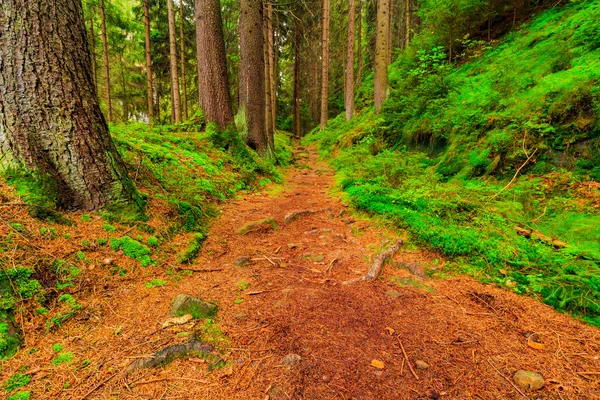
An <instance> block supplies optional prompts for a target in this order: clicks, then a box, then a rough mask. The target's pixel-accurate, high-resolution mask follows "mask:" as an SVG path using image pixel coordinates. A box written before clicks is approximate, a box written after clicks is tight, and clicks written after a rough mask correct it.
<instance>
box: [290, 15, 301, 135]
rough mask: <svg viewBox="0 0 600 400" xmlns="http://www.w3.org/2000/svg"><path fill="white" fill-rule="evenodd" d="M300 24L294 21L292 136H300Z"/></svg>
mask: <svg viewBox="0 0 600 400" xmlns="http://www.w3.org/2000/svg"><path fill="white" fill-rule="evenodd" d="M301 24H302V22H301V21H297V20H296V21H294V31H295V32H294V104H293V106H292V121H293V133H294V136H295V137H297V138H299V137H301V136H302V130H301V124H300V102H301V99H300V49H301V46H300V45H301V43H300V41H301V40H302V27H301Z"/></svg>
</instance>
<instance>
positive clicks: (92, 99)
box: [0, 0, 137, 210]
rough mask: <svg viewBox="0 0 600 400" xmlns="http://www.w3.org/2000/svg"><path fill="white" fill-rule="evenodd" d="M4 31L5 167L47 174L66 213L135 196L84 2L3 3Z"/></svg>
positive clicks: (1, 149) (0, 66)
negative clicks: (102, 102) (93, 56)
mask: <svg viewBox="0 0 600 400" xmlns="http://www.w3.org/2000/svg"><path fill="white" fill-rule="evenodd" d="M102 5H103V4H102ZM0 31H1V32H2V34H1V35H0V96H1V97H0V99H1V100H0V169H5V168H8V167H19V166H22V167H25V168H28V169H32V170H38V171H40V172H41V173H43V174H46V175H48V176H49V177H50V178H51V179H52V180H53V181H54V182H55V184H56V187H57V192H56V193H57V204H58V206H59V207H61V208H66V209H70V208H82V209H86V210H94V209H97V208H99V207H102V206H104V205H106V204H107V203H110V202H114V201H126V200H130V199H132V198H134V197H136V196H137V195H136V193H137V192H136V190H135V187H134V186H133V184H132V183H131V182H130V181H129V179H128V177H127V172H126V170H125V166H124V164H123V162H122V160H121V157H120V156H119V153H118V152H117V149H116V147H115V145H114V144H113V142H112V139H111V137H110V135H109V133H108V127H107V125H106V121H105V119H104V116H103V115H102V112H101V111H100V106H99V104H98V97H97V94H96V90H95V86H94V83H93V78H92V66H91V63H90V56H89V53H88V46H87V39H86V30H85V25H84V20H83V10H82V6H81V1H80V0H37V1H31V0H3V3H2V12H0ZM24 71H26V72H24Z"/></svg>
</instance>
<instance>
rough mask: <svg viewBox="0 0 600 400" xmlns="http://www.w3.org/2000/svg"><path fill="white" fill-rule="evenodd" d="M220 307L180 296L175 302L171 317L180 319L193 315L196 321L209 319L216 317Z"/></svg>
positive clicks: (188, 296) (195, 298) (197, 299)
mask: <svg viewBox="0 0 600 400" xmlns="http://www.w3.org/2000/svg"><path fill="white" fill-rule="evenodd" d="M217 310H218V306H217V305H216V304H213V303H208V302H206V301H204V300H202V299H199V298H197V297H192V296H190V295H187V294H183V293H182V294H178V295H177V296H176V297H175V299H174V300H173V305H172V306H171V311H169V316H171V317H180V316H182V315H185V314H191V315H192V316H193V317H194V318H195V319H199V318H207V317H210V316H212V315H214V314H215V313H216V312H217Z"/></svg>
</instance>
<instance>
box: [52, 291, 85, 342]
mask: <svg viewBox="0 0 600 400" xmlns="http://www.w3.org/2000/svg"><path fill="white" fill-rule="evenodd" d="M56 303H57V310H56V311H55V312H54V313H53V314H52V316H51V317H50V318H48V320H47V321H46V330H47V331H50V330H52V329H55V328H58V327H60V326H62V325H63V324H64V323H65V322H67V321H68V320H70V319H71V318H73V317H74V316H75V315H76V314H77V313H78V312H79V310H81V308H82V307H81V304H79V303H78V302H77V300H75V298H74V297H73V296H71V295H70V294H68V293H64V294H62V295H60V296H59V297H58V299H57V301H56ZM52 349H53V350H54V351H55V352H59V351H61V350H62V345H61V344H54V345H52Z"/></svg>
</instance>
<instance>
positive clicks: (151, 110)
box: [144, 0, 154, 125]
mask: <svg viewBox="0 0 600 400" xmlns="http://www.w3.org/2000/svg"><path fill="white" fill-rule="evenodd" d="M148 1H149V0H144V33H145V42H146V49H145V50H146V97H147V102H148V122H149V123H150V125H153V124H154V88H153V85H152V49H151V47H150V5H149V4H148Z"/></svg>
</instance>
